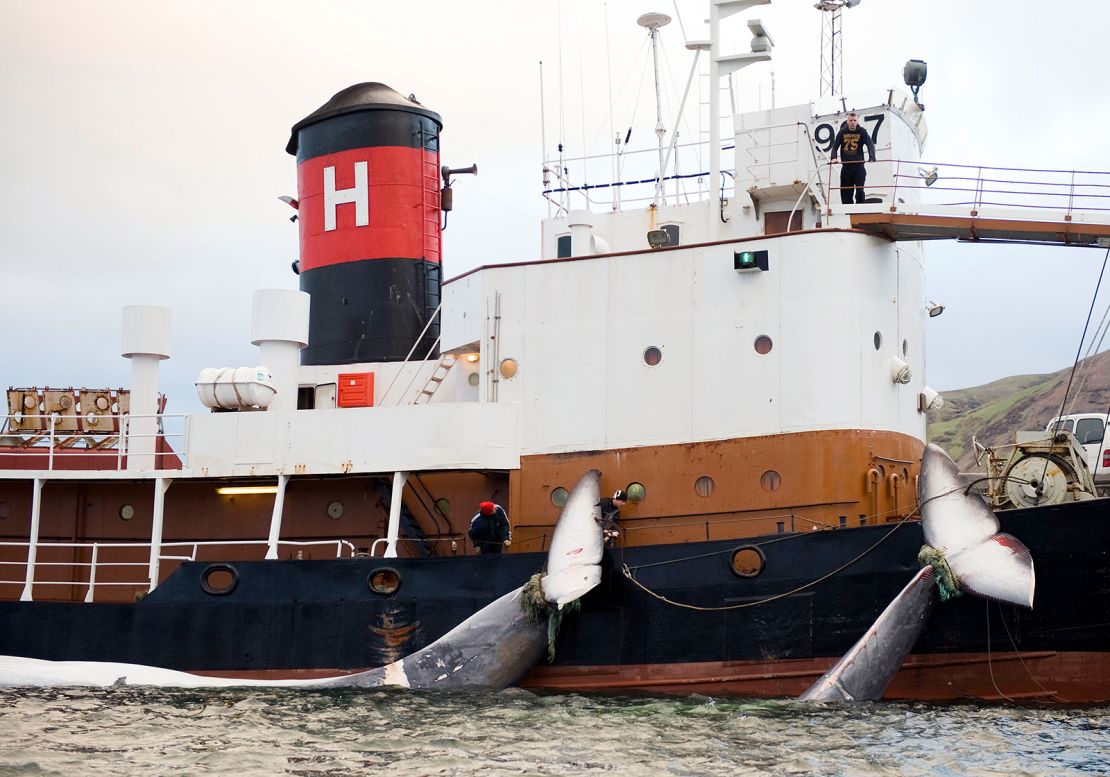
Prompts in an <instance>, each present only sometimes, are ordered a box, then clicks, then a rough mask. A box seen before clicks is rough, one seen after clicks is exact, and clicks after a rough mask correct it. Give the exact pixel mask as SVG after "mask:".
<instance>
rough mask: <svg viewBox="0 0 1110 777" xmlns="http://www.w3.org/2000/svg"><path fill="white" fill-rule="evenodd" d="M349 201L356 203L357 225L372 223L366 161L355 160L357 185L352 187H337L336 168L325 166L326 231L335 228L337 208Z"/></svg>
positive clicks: (363, 225) (362, 225)
mask: <svg viewBox="0 0 1110 777" xmlns="http://www.w3.org/2000/svg"><path fill="white" fill-rule="evenodd" d="M347 202H353V203H354V204H355V226H356V227H365V226H367V225H369V224H370V186H369V183H368V176H367V173H366V162H355V185H354V187H352V188H350V189H338V190H337V189H336V188H335V168H334V167H325V168H324V231H325V232H331V231H333V230H334V229H335V208H336V206H338V205H342V204H344V203H347Z"/></svg>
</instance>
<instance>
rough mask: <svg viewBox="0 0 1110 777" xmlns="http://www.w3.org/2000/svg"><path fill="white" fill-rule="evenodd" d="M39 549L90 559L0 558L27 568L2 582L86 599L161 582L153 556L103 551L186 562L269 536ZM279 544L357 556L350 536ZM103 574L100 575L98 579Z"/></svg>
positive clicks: (262, 545) (28, 595)
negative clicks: (71, 575)
mask: <svg viewBox="0 0 1110 777" xmlns="http://www.w3.org/2000/svg"><path fill="white" fill-rule="evenodd" d="M31 545H32V543H30V542H11V541H0V548H17V549H18V548H21V549H24V550H26V551H28V555H30V549H31ZM34 546H35V548H36V550H37V551H41V552H43V553H44V554H49V552H50V551H51V550H54V549H59V550H69V551H71V552H74V553H76V551H81V550H84V551H88V552H89V560H88V561H77V560H72V561H39V560H38V558H37V557H35V558H34V559H33V560H32V561H31V563H30V565H28V563H27V561H26V560H22V561H0V567H2V568H11V567H22V568H23V569H24V571H25V576H24V578H23V579H20V580H9V579H0V586H4V585H7V586H22V587H23V589H24V591H23V595H22V597H21V599H22V600H23V601H33V598H32V593H33V588H34V586H71V587H75V588H82V587H83V588H85V589H86V590H85V599H84V600H85V602H92V601H94V599H95V595H96V590H97V589H98V588H105V587H111V586H125V587H131V588H145V589H146V591H147V592H148V593H149V592H150V591H153V590H154V589H155V588H157V587H158V585H159V582H160V581H159V580H156V579H154V577H155V576H156V575H157V574H158V573H157V571H153V572H152V570H157V569H158V567H157V566H156V565H153V564H152V561H151V560H149V559H148V560H144V561H121V560H105V559H104V558H102V557H101V554H102V553H104V552H111V551H117V552H119V553H120V554H121V555H125V554H127V553H128V552H130V553H131V555H132V557H136V556H137V554H138V553H140V552H141V553H142V554H143V555H144V556H147V555H149V556H150V559H157V561H158V562H162V561H177V562H179V563H184V562H188V561H197V560H198V559H199V557H200V556H201V555H203V554H202V550H204V549H207V548H216V547H220V548H225V547H227V546H237V547H257V548H259V549H261V550H262V551H263V553H264V552H265V551H266V549H267V548H268V547H269V543H268V540H264V539H263V540H203V541H189V540H183V541H173V542H163V543H161V544H159V545H158V548H159V549H158V552H157V554H154V553H151V548H152V547H153V545H152V543H149V542H37V543H34ZM278 546H279V547H280V546H287V547H290V548H295V549H297V553H298V556H297V557H298V558H300V552H301V550H302V549H303V548H309V547H324V548H334V549H335V556H334V558H354V557H355V556H356V555H357V549H356V548H355V545H354V544H353V543H351V542H350V541H348V540H344V539H334V540H330V539H329V540H279V541H278ZM173 548H181V549H183V552H179V553H172V552H171V553H166V552H164V551H165V550H167V549H173ZM40 568H49V569H57V568H67V569H69V570H71V571H72V570H77V569H85V570H88V575H87V579H84V580H39V579H36V574H35V573H36V571H37V570H39V569H40ZM136 568H141V569H143V570H145V571H146V574H143V575H132V576H130V577H131V579H127V580H104V579H103V577H102V575H101V574H99V573H103V572H104V571H105V570H108V569H112V570H122V572H118V573H117V576H127V575H126V573H127V572H128V571H131V570H135V569H136ZM98 577H100V578H101V579H98Z"/></svg>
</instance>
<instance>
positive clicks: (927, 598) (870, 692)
mask: <svg viewBox="0 0 1110 777" xmlns="http://www.w3.org/2000/svg"><path fill="white" fill-rule="evenodd" d="M917 497H918V499H917V501H918V504H919V505H921V523H922V530H923V531H924V534H925V542H926V543H927V544H928V545H930V546H932V547H933V548H935V549H936V550H938V551H940V553H941V554H942V555H943V556H944V559H945V561H946V562H947V563H948V567H949V569H951V570H952V574H953V576H954V577H955V578H956V581H957V582H958V583H959V585H960V589H961V590H963V591H966V592H968V593H971V594H974V595H976V596H980V597H983V598H985V599H992V600H994V601H999V602H1008V603H1010V604H1018V605H1021V606H1023V607H1029V608H1032V607H1033V591H1034V587H1035V584H1036V579H1035V575H1034V573H1033V559H1032V557H1031V556H1030V555H1029V550H1028V549H1027V548H1026V547H1025V546H1024V545H1023V544H1022V543H1021V541H1020V540H1018V539H1017V538H1015V537H1011V536H1010V535H1009V534H999V533H998V528H999V524H998V517H997V516H996V515H995V514H994V511H992V510H991V509H990V507H989V506H988V505H987V503H986V501H985V500H984V499H983V498H982V497H981V496H980V495H979V494H977V493H973V492H971V491H970V490H969V489H968V487H966V486H965V485H964V484H963V482H962V481H961V479H960V477H959V468H958V467H957V466H956V463H955V462H954V461H952V458H951V457H950V456H949V455H948V454H947V453H946V452H945V451H944V449H943V448H940V447H939V446H937V445H933V444H929V445H927V446H925V452H924V453H923V454H922V457H921V480H920V481H919V485H918V495H917ZM934 577H935V575H934V570H933V568H932V567H931V566H927V567H923V568H922V569H921V570H920V571H919V572H918V573H917V574H916V575H914V577H913V579H912V580H910V582H909V583H908V584H907V585H906V587H905V588H903V589H902V591H901V593H899V594H898V596H896V597H895V598H894V600H893V601H892V602H891V603H890V604H889V605H887V608H886V609H885V610H883V611H882V613H881V614H880V615H879V617H878V618H877V619H876V620H875V622H874V623H873V624H872V625H871V628H869V629H868V630H867V633H866V634H864V635H863V636H862V637H860V639H859V641H858V642H856V644H854V645H853V646H852V647H851V649H850V650H849V651H848V652H847V653H845V654H844V656H843V657H842V658H841V659H840V660H839V661H837V662H836V663H835V664H833V666H832V668H831V669H829V671H827V672H825V674H823V675H822V676H821V677H820V679H818V680H817V682H815V683H814V684H813V685H811V686H810V687H809V688H808V689H807V690H806V692H805V693H803V694H802V695H801V696H799V697H798V698H799V699H801V700H803V701H876V700H878V699H881V698H882V696H883V693H884V692H885V691H886V688H887V686H888V685H890V681H891V680H892V679H894V675H895V674H897V672H898V669H899V667H901V666H902V661H903V660H904V659H905V658H906V656H907V655H908V654H909V652H910V650H912V649H913V646H914V643H915V642H917V639H918V637H920V636H921V632H922V631H924V629H925V624H926V622H928V620H929V614H930V613H931V612H932V609H933V604H934V602H935V600H936V598H937V594H936V592H935V590H934V587H933V580H934Z"/></svg>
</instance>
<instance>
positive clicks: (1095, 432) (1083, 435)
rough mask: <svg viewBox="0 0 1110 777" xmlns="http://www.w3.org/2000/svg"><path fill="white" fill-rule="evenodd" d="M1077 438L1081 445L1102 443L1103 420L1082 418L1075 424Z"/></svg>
mask: <svg viewBox="0 0 1110 777" xmlns="http://www.w3.org/2000/svg"><path fill="white" fill-rule="evenodd" d="M1075 438H1076V439H1077V440H1079V444H1080V445H1089V444H1091V443H1096V442H1102V419H1101V418H1080V419H1079V421H1078V422H1077V423H1076V424H1075Z"/></svg>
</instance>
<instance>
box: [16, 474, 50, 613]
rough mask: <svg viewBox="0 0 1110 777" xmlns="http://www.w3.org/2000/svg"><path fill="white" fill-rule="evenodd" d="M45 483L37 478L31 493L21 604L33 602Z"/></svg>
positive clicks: (20, 596)
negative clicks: (28, 534) (25, 573)
mask: <svg viewBox="0 0 1110 777" xmlns="http://www.w3.org/2000/svg"><path fill="white" fill-rule="evenodd" d="M44 482H45V481H43V479H42V478H35V480H34V482H33V483H32V486H31V487H32V488H33V489H34V490H33V491H32V493H31V531H30V536H29V537H28V538H27V577H26V578H25V582H24V584H23V593H22V594H20V595H19V601H21V602H29V601H31V588H32V587H33V586H34V584H35V558H36V556H38V542H39V517H40V516H41V514H42V485H43V483H44Z"/></svg>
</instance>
